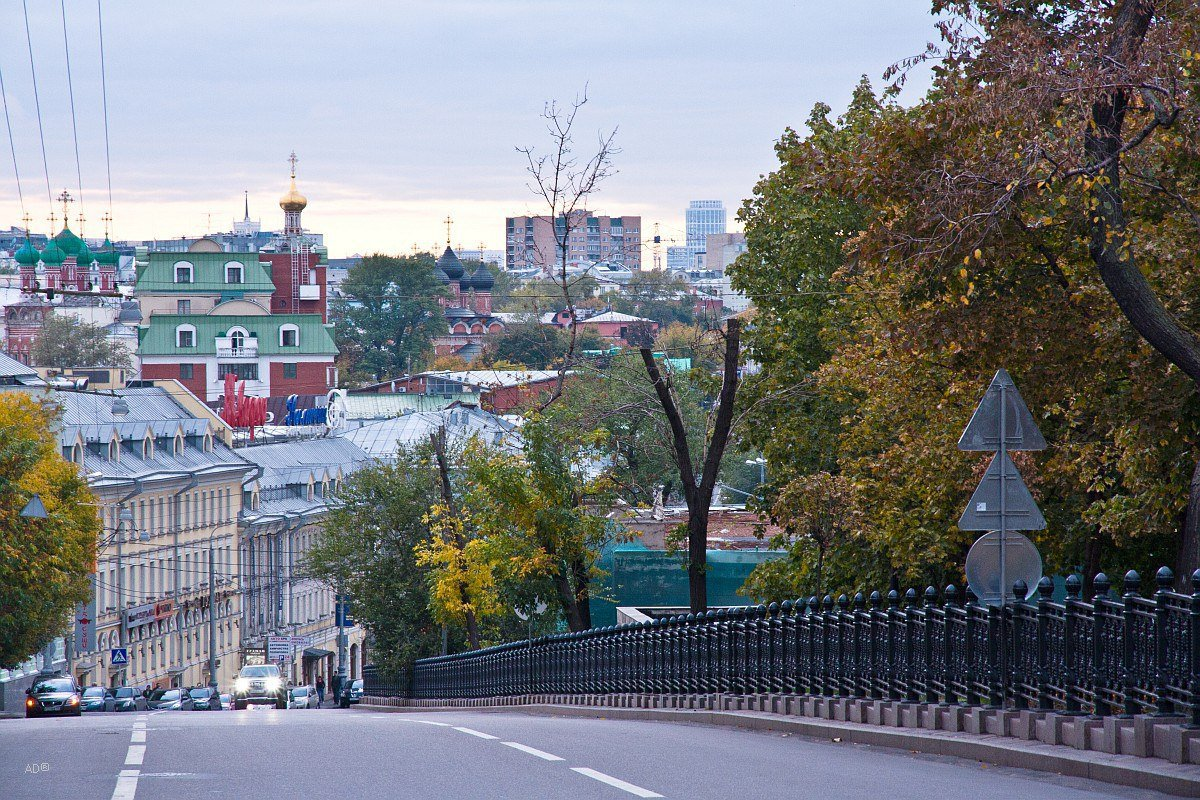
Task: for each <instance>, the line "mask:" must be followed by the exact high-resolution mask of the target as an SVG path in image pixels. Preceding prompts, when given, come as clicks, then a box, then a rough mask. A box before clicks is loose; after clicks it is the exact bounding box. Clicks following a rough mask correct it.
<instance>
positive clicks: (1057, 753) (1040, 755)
mask: <svg viewBox="0 0 1200 800" xmlns="http://www.w3.org/2000/svg"><path fill="white" fill-rule="evenodd" d="M563 699H564V698H562V697H550V696H545V695H535V696H527V697H519V698H496V699H474V700H457V701H451V702H446V701H435V700H407V701H406V700H403V699H399V698H373V699H372V701H371V702H367V700H368V698H364V699H363V702H362V703H361V704H360V705H358V706H356V708H357V709H359V710H362V711H371V712H376V711H384V712H400V713H422V712H435V711H436V712H442V711H458V710H462V709H472V710H476V711H483V712H491V713H503V712H512V711H517V712H521V713H526V714H535V715H541V716H567V717H590V718H601V719H603V718H610V719H632V720H648V721H659V722H676V723H690V724H701V725H721V726H726V727H737V728H746V729H749V730H764V731H778V732H783V733H793V734H797V735H800V736H807V737H810V738H814V739H825V740H840V741H841V742H845V743H851V744H865V745H872V746H876V747H889V748H895V749H901V750H909V751H915V752H919V753H927V754H930V755H940V756H951V757H954V758H962V759H968V760H971V761H980V762H985V763H989V764H995V765H997V766H1004V767H1014V768H1019V769H1030V770H1035V771H1039V772H1054V773H1058V774H1060V775H1065V776H1068V777H1075V778H1087V779H1090V780H1096V781H1101V782H1104V783H1112V784H1118V785H1122V786H1132V787H1136V788H1139V789H1151V790H1154V791H1159V792H1163V793H1166V794H1173V795H1178V796H1182V797H1200V767H1197V766H1195V765H1191V764H1179V763H1171V762H1168V761H1166V760H1165V759H1162V758H1152V759H1147V758H1145V757H1143V756H1137V755H1120V754H1109V753H1102V752H1096V751H1092V750H1080V749H1077V747H1075V746H1073V745H1075V741H1074V738H1075V737H1074V726H1073V725H1070V724H1067V725H1063V726H1062V727H1063V728H1070V729H1071V730H1070V731H1069V732H1067V731H1064V733H1067V735H1068V736H1070V738H1069V739H1068V741H1066V742H1064V743H1063V744H1048V743H1046V742H1044V741H1039V740H1038V739H1036V738H1031V739H1023V738H1013V737H1012V736H999V735H996V734H991V733H980V734H965V735H964V734H963V733H958V732H955V731H953V730H951V729H949V726H943V727H942V728H941V729H939V730H930V729H928V728H925V727H922V728H901V727H893V725H894V723H893V725H889V724H887V723H883V722H882V720H881V721H880V722H878V723H876V722H872V723H866V724H861V723H855V722H849V721H840V720H830V719H826V718H824V716H825V715H824V714H820V716H815V715H814V716H808V715H805V716H797V715H795V714H792V715H785V714H773V713H770V712H760V711H739V710H725V706H727V705H733V704H728V703H724V702H720V701H718V702H717V703H713V704H711V706H716V708H715V709H714V710H708V709H705V708H701V709H698V710H691V709H687V708H650V707H638V706H639V705H640V704H638V703H636V700H648V699H649V698H648V697H646V696H640V697H639V696H636V695H635V696H628V695H627V696H624V697H623V698H620V697H614V698H612V699H608V698H605V697H604V696H592V697H589V698H587V702H588V704H587V705H579V704H574V703H559V702H553V701H557V700H563ZM622 699H623V700H624V702H622ZM813 699H814V698H803V700H805V701H811V700H813ZM630 700H635V702H628V701H630ZM609 702H611V703H612V705H609V704H608V703H609ZM867 702H869V701H867ZM880 703H881V704H884V703H885V701H880ZM648 705H649V704H647V706H648ZM703 705H708V704H703ZM739 705H740V704H739ZM787 705H791V704H790V703H788V704H787ZM805 705H807V703H805ZM814 705H815V704H814ZM873 705H874V704H872V706H873ZM886 705H887V707H888V711H889V714H888V716H892V715H894V714H896V712H897V710H898V709H894V708H893V707H892V704H890V703H887V704H886ZM914 705H916V704H914ZM872 706H868V709H867V710H868V713H869V712H870V711H875V712H876V714H875V715H872V716H876V718H878V715H879V712H880V711H882V709H876V708H874V707H872ZM810 709H811V710H813V711H816V710H817V709H816V708H814V707H813V706H809V707H807V708H804V707H800V708H795V709H794V710H795V711H799V712H801V713H804V712H809V711H810ZM824 710H825V709H824V708H821V709H820V711H824ZM830 710H831V711H832V709H830ZM971 710H973V709H962V708H941V709H937V711H940V712H942V713H941V714H937V715H934V716H935V717H936V718H938V720H939V721H945V720H946V717H950V718H951V721H952V722H953V718H954V717H958V718H959V719H961V720H962V721H963V722H967V720H966V719H964V717H965V715H964V714H956V713H955V712H964V711H965V712H970V711H971ZM820 711H818V713H820ZM945 712H950V713H949V714H946V713H945ZM1025 713H1028V717H1027V719H1028V721H1029V723H1031V724H1032V723H1034V722H1035V721H1036V722H1043V724H1044V723H1045V722H1047V721H1049V722H1050V723H1051V725H1050V726H1051V727H1053V728H1059V725H1060V724H1061V723H1058V720H1057V719H1054V720H1053V721H1051V720H1038V719H1036V716H1037V715H1036V714H1035V713H1033V712H1025ZM979 716H980V717H982V719H981V720H979V721H980V722H982V721H983V720H986V719H988V718H989V717H991V716H992V715H991V714H988V715H979ZM1049 716H1050V717H1051V718H1056V717H1057V715H1049ZM893 718H894V717H893ZM976 719H979V717H977V718H976ZM1010 720H1011V722H1012V723H1013V727H1014V728H1019V727H1021V726H1020V722H1019V720H1020V713H1017V714H1014V715H1013V716H1012V717H1011V718H1010ZM1010 720H1006V722H1007V721H1010ZM1081 721H1083V720H1081ZM1086 721H1087V722H1088V723H1089V724H1088V725H1087V726H1086V730H1087V733H1088V734H1092V735H1095V736H1097V737H1099V736H1103V735H1104V730H1103V726H1096V725H1095V724H1094V723H1095V722H1097V721H1096V720H1091V719H1088V720H1086ZM1122 722H1125V720H1122ZM1056 723H1058V724H1056ZM985 724H986V723H985ZM1120 727H1121V728H1125V727H1132V726H1124V725H1122V726H1120ZM960 730H961V728H960ZM1014 732H1015V731H1014ZM1022 732H1024V731H1022ZM1055 732H1056V733H1057V732H1058V731H1055ZM1185 733H1186V734H1193V733H1194V734H1195V735H1194V736H1192V735H1188V736H1187V737H1186V738H1188V739H1192V738H1200V732H1192V731H1186V732H1185ZM1085 735H1086V734H1085ZM1048 738H1049V737H1048ZM1064 738H1066V737H1064ZM1089 738H1090V737H1089ZM1059 741H1062V740H1061V739H1060V740H1059ZM1064 744H1065V745H1066V746H1064Z"/></svg>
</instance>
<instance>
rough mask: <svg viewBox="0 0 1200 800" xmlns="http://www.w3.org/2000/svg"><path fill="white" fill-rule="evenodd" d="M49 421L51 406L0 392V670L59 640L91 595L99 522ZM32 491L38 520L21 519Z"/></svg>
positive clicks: (92, 501) (52, 420) (83, 483)
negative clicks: (39, 506) (42, 510)
mask: <svg viewBox="0 0 1200 800" xmlns="http://www.w3.org/2000/svg"><path fill="white" fill-rule="evenodd" d="M57 417H58V409H57V407H56V406H54V405H53V404H52V403H49V402H47V401H44V400H41V399H39V398H37V397H34V396H31V395H29V394H25V393H21V392H4V393H0V667H5V668H13V667H15V666H17V665H18V664H19V663H21V662H22V661H24V660H25V659H26V658H28V657H29V656H30V655H32V654H33V653H35V652H37V651H38V650H40V649H41V648H42V647H44V646H45V645H46V644H47V643H48V642H50V641H51V640H52V639H53V638H54V637H55V636H59V635H61V634H62V632H63V630H64V629H65V628H66V627H67V626H68V625H69V624H70V620H71V612H72V610H73V609H74V607H75V604H76V603H81V602H85V601H86V600H87V599H88V593H89V592H90V591H91V588H90V583H89V581H88V574H89V573H90V572H91V571H92V570H93V568H94V564H95V558H96V541H97V538H98V536H99V534H100V530H101V523H100V518H99V515H98V514H97V509H96V505H95V497H94V496H93V495H92V493H91V491H90V490H89V489H88V487H87V483H86V481H85V480H84V479H83V478H82V477H81V476H80V474H79V470H78V467H77V466H76V465H75V464H72V463H71V462H69V461H67V460H66V459H64V458H63V457H62V454H61V453H60V451H59V447H58V442H57V440H56V437H55V435H54V430H55V426H56V423H57ZM35 494H36V495H37V496H38V497H40V498H41V500H42V503H43V504H44V505H45V507H46V512H47V517H46V518H45V519H30V518H26V517H22V516H21V510H22V509H23V508H24V507H25V505H26V503H28V502H29V499H30V498H31V497H32V496H33V495H35Z"/></svg>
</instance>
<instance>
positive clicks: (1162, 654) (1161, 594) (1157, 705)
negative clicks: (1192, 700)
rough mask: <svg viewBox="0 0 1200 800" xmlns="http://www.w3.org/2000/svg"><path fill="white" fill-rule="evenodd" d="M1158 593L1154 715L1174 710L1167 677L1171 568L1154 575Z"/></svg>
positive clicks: (1155, 623)
mask: <svg viewBox="0 0 1200 800" xmlns="http://www.w3.org/2000/svg"><path fill="white" fill-rule="evenodd" d="M1154 580H1155V582H1156V583H1157V584H1158V591H1156V592H1155V593H1154V694H1155V698H1154V713H1155V714H1170V713H1171V712H1172V711H1173V710H1174V708H1173V706H1174V704H1173V703H1172V702H1171V696H1170V692H1169V689H1168V686H1169V685H1170V677H1169V676H1168V675H1167V615H1168V614H1170V613H1171V610H1170V608H1169V607H1168V606H1167V593H1168V592H1170V591H1171V585H1172V584H1173V583H1175V574H1174V573H1173V572H1171V570H1170V568H1169V567H1159V568H1158V572H1156V573H1154Z"/></svg>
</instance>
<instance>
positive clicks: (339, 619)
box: [334, 592, 346, 704]
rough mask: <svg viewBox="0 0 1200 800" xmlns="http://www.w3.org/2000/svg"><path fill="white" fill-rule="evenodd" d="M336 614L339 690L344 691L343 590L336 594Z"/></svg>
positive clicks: (344, 597) (344, 620)
mask: <svg viewBox="0 0 1200 800" xmlns="http://www.w3.org/2000/svg"><path fill="white" fill-rule="evenodd" d="M334 597H335V598H337V599H336V601H335V602H334V609H335V614H336V616H337V629H338V633H337V641H338V668H337V674H338V691H339V692H340V691H342V687H343V686H345V684H346V596H345V595H343V594H342V593H341V592H338V593H337V594H335V595H334ZM334 703H335V704H336V703H337V698H336V697H335V698H334Z"/></svg>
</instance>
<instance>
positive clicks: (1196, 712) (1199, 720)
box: [1188, 569, 1200, 728]
mask: <svg viewBox="0 0 1200 800" xmlns="http://www.w3.org/2000/svg"><path fill="white" fill-rule="evenodd" d="M1188 623H1189V625H1188V652H1189V654H1190V655H1191V658H1189V659H1188V666H1189V667H1190V668H1191V669H1190V670H1189V672H1190V673H1191V674H1190V675H1189V676H1188V694H1189V695H1191V697H1190V698H1189V700H1190V701H1191V705H1192V708H1191V712H1192V713H1191V715H1190V716H1191V720H1190V722H1189V723H1188V727H1191V728H1200V569H1198V570H1196V571H1195V572H1193V573H1192V602H1191V605H1190V608H1189V609H1188Z"/></svg>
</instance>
